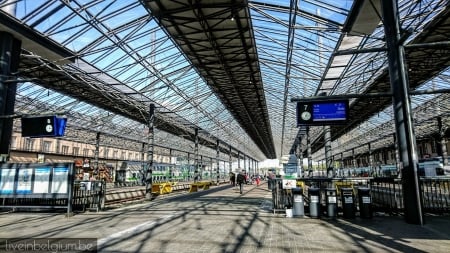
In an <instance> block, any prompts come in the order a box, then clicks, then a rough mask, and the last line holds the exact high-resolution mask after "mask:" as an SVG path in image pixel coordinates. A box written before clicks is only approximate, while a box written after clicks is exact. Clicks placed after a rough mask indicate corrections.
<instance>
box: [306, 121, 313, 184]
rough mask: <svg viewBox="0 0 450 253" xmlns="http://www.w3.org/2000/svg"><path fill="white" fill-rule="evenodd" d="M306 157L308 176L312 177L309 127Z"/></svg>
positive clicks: (307, 128)
mask: <svg viewBox="0 0 450 253" xmlns="http://www.w3.org/2000/svg"><path fill="white" fill-rule="evenodd" d="M306 153H307V154H306V155H307V156H308V176H312V170H313V166H312V151H311V136H310V134H309V126H307V127H306Z"/></svg>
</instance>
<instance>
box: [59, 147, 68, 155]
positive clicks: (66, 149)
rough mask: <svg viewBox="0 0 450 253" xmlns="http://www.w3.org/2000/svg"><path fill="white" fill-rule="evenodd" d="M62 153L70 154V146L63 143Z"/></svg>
mask: <svg viewBox="0 0 450 253" xmlns="http://www.w3.org/2000/svg"><path fill="white" fill-rule="evenodd" d="M61 153H62V154H63V155H68V154H69V146H66V145H62V147H61Z"/></svg>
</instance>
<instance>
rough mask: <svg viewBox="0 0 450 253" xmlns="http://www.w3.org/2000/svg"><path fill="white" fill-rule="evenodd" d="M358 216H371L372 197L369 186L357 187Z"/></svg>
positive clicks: (368, 217) (367, 217)
mask: <svg viewBox="0 0 450 253" xmlns="http://www.w3.org/2000/svg"><path fill="white" fill-rule="evenodd" d="M358 205H359V216H360V217H361V218H366V219H370V218H372V199H371V196H370V188H367V187H358Z"/></svg>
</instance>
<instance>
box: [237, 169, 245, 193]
mask: <svg viewBox="0 0 450 253" xmlns="http://www.w3.org/2000/svg"><path fill="white" fill-rule="evenodd" d="M237 183H238V185H239V192H240V193H241V194H242V191H243V188H244V183H245V175H244V174H243V173H242V172H241V173H239V174H238V175H237Z"/></svg>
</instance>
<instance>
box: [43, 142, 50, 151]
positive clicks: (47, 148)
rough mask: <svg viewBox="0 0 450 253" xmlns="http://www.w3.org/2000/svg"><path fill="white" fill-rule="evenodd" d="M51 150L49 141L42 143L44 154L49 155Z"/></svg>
mask: <svg viewBox="0 0 450 253" xmlns="http://www.w3.org/2000/svg"><path fill="white" fill-rule="evenodd" d="M51 149H52V142H51V141H44V144H43V147H42V151H43V152H45V153H49V152H50V151H51Z"/></svg>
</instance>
